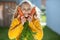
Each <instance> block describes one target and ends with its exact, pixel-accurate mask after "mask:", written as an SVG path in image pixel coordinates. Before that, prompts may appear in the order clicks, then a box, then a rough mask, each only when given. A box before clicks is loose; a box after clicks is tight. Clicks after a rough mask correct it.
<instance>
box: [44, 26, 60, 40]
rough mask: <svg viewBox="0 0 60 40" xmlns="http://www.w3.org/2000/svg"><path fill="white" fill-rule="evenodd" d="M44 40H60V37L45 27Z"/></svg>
mask: <svg viewBox="0 0 60 40" xmlns="http://www.w3.org/2000/svg"><path fill="white" fill-rule="evenodd" d="M43 31H44V37H43V40H60V35H58V34H57V33H56V32H54V31H52V30H51V29H50V28H48V27H47V26H45V28H44V29H43Z"/></svg>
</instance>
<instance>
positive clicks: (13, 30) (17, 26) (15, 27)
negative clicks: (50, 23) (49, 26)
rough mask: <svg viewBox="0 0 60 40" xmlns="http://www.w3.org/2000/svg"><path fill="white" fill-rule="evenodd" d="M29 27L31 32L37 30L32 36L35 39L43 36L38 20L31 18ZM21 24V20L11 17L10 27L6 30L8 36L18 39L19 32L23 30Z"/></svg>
mask: <svg viewBox="0 0 60 40" xmlns="http://www.w3.org/2000/svg"><path fill="white" fill-rule="evenodd" d="M29 27H30V29H31V30H32V32H37V33H36V34H35V35H33V36H34V38H35V39H38V40H42V38H43V30H42V27H41V25H40V23H39V20H33V21H32V22H29ZM23 28H24V27H23V25H22V24H21V22H20V21H19V20H18V19H17V18H15V19H13V21H12V23H11V25H10V29H9V31H8V37H9V39H10V40H11V39H16V40H19V37H20V35H21V32H22V30H23Z"/></svg>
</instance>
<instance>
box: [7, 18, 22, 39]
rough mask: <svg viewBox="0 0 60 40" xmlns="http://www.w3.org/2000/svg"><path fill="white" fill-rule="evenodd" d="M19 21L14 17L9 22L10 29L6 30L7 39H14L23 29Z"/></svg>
mask: <svg viewBox="0 0 60 40" xmlns="http://www.w3.org/2000/svg"><path fill="white" fill-rule="evenodd" d="M19 23H20V21H18V19H14V20H13V21H12V23H11V26H10V29H9V31H8V37H9V39H15V38H17V37H18V36H19V35H20V34H21V32H22V30H23V25H22V24H19Z"/></svg>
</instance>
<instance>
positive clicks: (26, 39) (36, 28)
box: [8, 0, 43, 40]
mask: <svg viewBox="0 0 60 40" xmlns="http://www.w3.org/2000/svg"><path fill="white" fill-rule="evenodd" d="M38 16H39V15H38V13H37V11H36V7H35V6H34V5H32V4H31V2H29V1H26V0H24V1H22V2H21V3H20V4H19V5H18V7H17V9H16V12H15V15H14V19H13V20H12V23H11V25H10V29H9V31H8V36H9V39H10V40H42V38H43V30H42V28H41V25H40V20H39V18H38Z"/></svg>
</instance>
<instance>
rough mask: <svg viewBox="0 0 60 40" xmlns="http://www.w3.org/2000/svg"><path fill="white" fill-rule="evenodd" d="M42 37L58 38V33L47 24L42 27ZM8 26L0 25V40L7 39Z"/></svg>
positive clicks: (59, 37) (58, 39)
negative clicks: (2, 26)
mask: <svg viewBox="0 0 60 40" xmlns="http://www.w3.org/2000/svg"><path fill="white" fill-rule="evenodd" d="M43 31H44V37H43V40H60V35H58V34H56V33H55V32H54V31H52V30H51V29H49V28H48V27H47V26H46V27H44V29H43ZM7 33H8V28H7V27H6V28H1V27H0V40H9V39H8V35H7Z"/></svg>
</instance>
